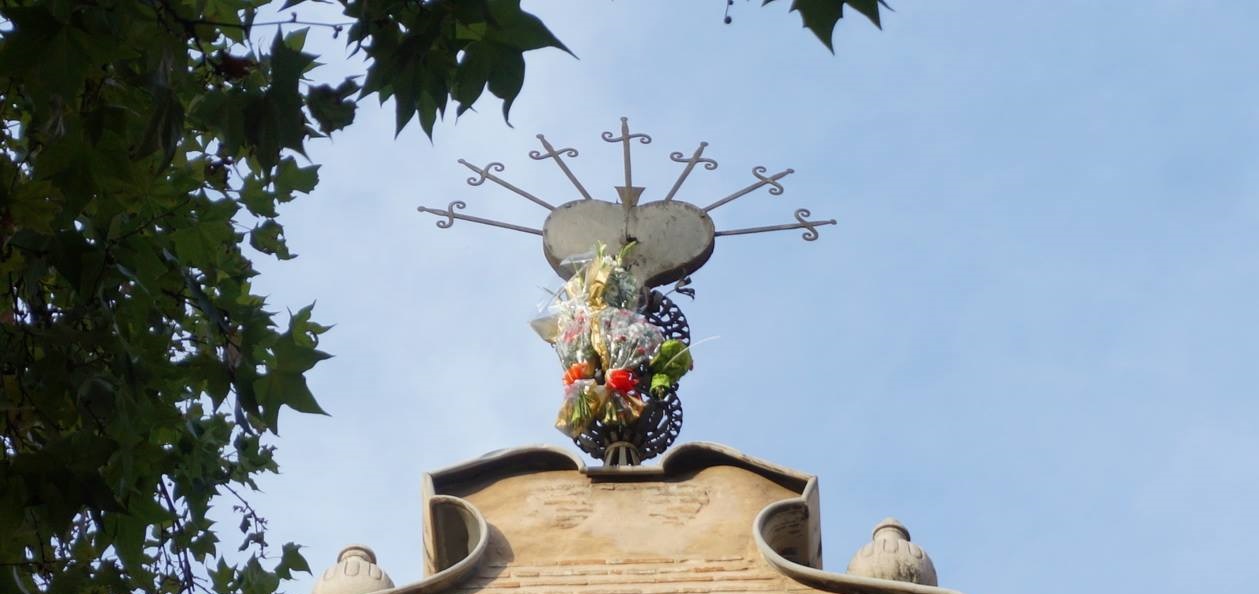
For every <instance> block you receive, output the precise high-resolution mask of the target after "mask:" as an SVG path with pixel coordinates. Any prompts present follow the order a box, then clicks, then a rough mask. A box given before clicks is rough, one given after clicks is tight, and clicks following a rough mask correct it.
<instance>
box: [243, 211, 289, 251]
mask: <svg viewBox="0 0 1259 594" xmlns="http://www.w3.org/2000/svg"><path fill="white" fill-rule="evenodd" d="M249 245H250V246H253V248H254V249H256V250H258V251H260V252H262V253H264V254H271V255H273V256H275V257H277V258H279V259H281V260H292V259H293V258H296V257H297V256H296V255H295V254H291V253H289V248H288V245H287V244H285V243H284V227H283V226H282V225H280V224H279V223H277V222H275V219H267V220H265V221H263V222H262V223H260V224H259V225H257V226H255V227H254V229H253V231H250V232H249Z"/></svg>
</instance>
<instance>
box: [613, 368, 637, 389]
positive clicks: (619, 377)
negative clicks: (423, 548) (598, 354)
mask: <svg viewBox="0 0 1259 594" xmlns="http://www.w3.org/2000/svg"><path fill="white" fill-rule="evenodd" d="M607 384H608V387H609V388H612V389H613V390H616V391H618V392H629V391H630V390H633V389H634V388H636V387H638V379H637V378H635V377H634V373H633V372H631V371H630V370H628V369H613V370H611V371H609V372H608V377H607Z"/></svg>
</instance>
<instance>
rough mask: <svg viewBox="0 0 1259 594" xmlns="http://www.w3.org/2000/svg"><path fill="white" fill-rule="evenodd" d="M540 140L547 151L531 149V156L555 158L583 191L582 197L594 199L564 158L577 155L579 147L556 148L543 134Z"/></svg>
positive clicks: (580, 190)
mask: <svg viewBox="0 0 1259 594" xmlns="http://www.w3.org/2000/svg"><path fill="white" fill-rule="evenodd" d="M538 140H540V141H542V148H545V149H546V152H545V153H543V152H539V151H529V158H530V159H533V160H534V161H541V160H543V159H555V163H556V164H557V165H559V166H560V169H561V170H562V171H563V172H564V175H566V176H568V181H571V182H573V185H574V186H576V187H577V191H578V192H581V197H582V198H585V199H586V200H593V198H591V197H590V192H587V191H586V186H583V185H581V182H580V181H578V180H577V176H575V175H573V171H572V170H571V169H569V168H568V164H567V163H565V162H564V159H563V157H566V156H567V157H576V156H577V149H573V148H562V149H559V150H555V147H553V146H551V143H550V142H547V139H546V137H545V136H543V135H541V134H539V135H538Z"/></svg>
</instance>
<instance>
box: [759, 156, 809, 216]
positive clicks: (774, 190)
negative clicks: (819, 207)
mask: <svg viewBox="0 0 1259 594" xmlns="http://www.w3.org/2000/svg"><path fill="white" fill-rule="evenodd" d="M768 171H769V169H767V168H765V167H762V166H760V165H757V166H756V167H753V168H752V175H755V176H756V179H759V180H761V181H762V182H764V183H766V184H769V185H770V186H773V187H771V188H770V189H769V193H770V195H771V196H781V195H782V193H783V185H782V184H780V183H778V178H779V177H782V175H787V174H791V173H795V170H794V169H787V170H786V171H784V172H783V173H782V174H779V175H775V176H773V177H765V173H766V172H768ZM805 216H808V215H805Z"/></svg>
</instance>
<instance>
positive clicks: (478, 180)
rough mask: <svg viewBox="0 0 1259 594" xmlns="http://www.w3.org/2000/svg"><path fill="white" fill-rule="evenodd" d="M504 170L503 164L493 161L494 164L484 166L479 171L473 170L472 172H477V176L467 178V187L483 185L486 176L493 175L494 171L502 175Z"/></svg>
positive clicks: (461, 160)
mask: <svg viewBox="0 0 1259 594" xmlns="http://www.w3.org/2000/svg"><path fill="white" fill-rule="evenodd" d="M460 162H463V159H460ZM504 169H506V168H505V167H503V164H502V163H499V162H498V161H494V162H492V163H490V164H489V165H486V166H485V167H483V168H481V169H476V168H473V169H472V170H473V171H475V172H477V176H474V177H469V178H468V185H469V186H479V185H481V184H483V183H485V180H486V176H488V175H489V174H491V173H493V172H495V171H497V172H499V173H502V172H503V170H504ZM478 176H479V177H478Z"/></svg>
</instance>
